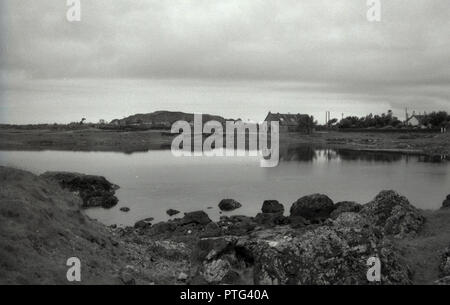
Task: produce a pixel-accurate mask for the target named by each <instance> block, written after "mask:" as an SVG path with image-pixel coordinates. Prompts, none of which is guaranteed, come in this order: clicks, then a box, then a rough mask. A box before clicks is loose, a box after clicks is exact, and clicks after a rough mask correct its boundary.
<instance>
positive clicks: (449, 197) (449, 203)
mask: <svg viewBox="0 0 450 305" xmlns="http://www.w3.org/2000/svg"><path fill="white" fill-rule="evenodd" d="M442 208H443V209H446V208H450V195H447V198H446V199H445V200H444V202H442Z"/></svg>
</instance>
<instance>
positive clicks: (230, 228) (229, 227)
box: [218, 215, 257, 235]
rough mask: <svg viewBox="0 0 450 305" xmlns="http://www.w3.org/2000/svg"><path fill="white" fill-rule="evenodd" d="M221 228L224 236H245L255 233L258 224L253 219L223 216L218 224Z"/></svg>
mask: <svg viewBox="0 0 450 305" xmlns="http://www.w3.org/2000/svg"><path fill="white" fill-rule="evenodd" d="M218 225H219V227H221V228H222V231H223V232H224V234H227V235H245V234H247V233H248V232H251V231H253V230H254V229H255V228H256V226H257V223H256V222H255V221H254V219H253V218H252V217H248V216H243V215H234V216H230V217H227V216H222V217H221V218H220V221H219V222H218Z"/></svg>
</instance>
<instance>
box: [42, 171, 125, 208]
mask: <svg viewBox="0 0 450 305" xmlns="http://www.w3.org/2000/svg"><path fill="white" fill-rule="evenodd" d="M41 177H43V178H45V179H48V180H52V181H55V182H57V183H58V184H59V185H60V186H61V187H62V188H63V189H67V190H69V191H71V192H76V193H77V194H78V195H79V196H80V197H81V199H82V200H83V208H90V207H104V208H111V207H113V206H115V205H116V204H117V203H118V202H119V200H118V199H117V197H116V196H115V195H114V194H115V192H116V190H117V189H118V188H119V187H118V186H117V185H115V184H113V183H111V182H109V181H108V180H106V178H105V177H102V176H93V175H84V174H79V173H70V172H46V173H44V174H42V175H41Z"/></svg>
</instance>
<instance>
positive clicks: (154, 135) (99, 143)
mask: <svg viewBox="0 0 450 305" xmlns="http://www.w3.org/2000/svg"><path fill="white" fill-rule="evenodd" d="M173 137H174V135H171V134H168V131H167V130H148V131H111V130H100V129H96V128H86V129H77V130H62V131H61V130H49V129H33V130H22V129H14V128H13V129H10V128H0V150H8V151H12V150H25V151H43V150H59V151H97V152H124V153H133V152H146V151H149V150H163V149H170V147H171V143H172V139H173ZM296 145H311V146H318V147H328V148H335V149H347V150H354V151H363V152H381V153H401V154H412V155H421V156H427V157H431V158H433V159H436V160H437V159H439V158H440V159H442V160H448V159H449V158H450V157H449V156H450V133H445V134H430V133H418V132H414V133H411V134H408V133H406V134H404V133H398V134H397V133H375V132H349V131H345V132H339V131H330V132H316V133H313V134H310V135H304V134H299V133H284V134H283V133H282V134H280V147H283V146H286V147H289V146H296Z"/></svg>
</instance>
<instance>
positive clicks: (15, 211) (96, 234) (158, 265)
mask: <svg viewBox="0 0 450 305" xmlns="http://www.w3.org/2000/svg"><path fill="white" fill-rule="evenodd" d="M82 204H83V203H82V200H81V199H80V197H78V196H77V195H75V194H73V193H71V192H69V191H67V190H63V189H62V188H61V187H60V186H59V185H58V184H57V183H56V182H52V181H50V180H48V179H44V178H42V177H38V176H36V175H33V174H31V173H29V172H25V171H21V170H17V169H12V168H7V167H0V284H70V282H68V280H67V278H66V273H67V270H68V268H69V267H67V266H66V263H67V260H68V258H70V257H77V258H79V259H80V261H81V283H82V284H124V283H137V284H139V283H142V284H145V283H150V282H153V281H157V280H159V281H162V282H163V283H172V282H174V281H176V278H177V276H178V272H179V271H178V270H182V271H183V270H184V269H183V261H182V260H180V258H179V257H180V256H179V255H175V254H177V253H178V252H177V251H178V249H183V245H179V247H178V248H177V247H174V246H173V245H172V244H170V245H168V246H167V245H166V244H164V243H158V242H156V241H148V242H143V241H141V242H140V243H139V244H138V243H134V242H131V241H129V240H126V239H124V238H122V237H119V236H118V232H116V231H113V230H110V229H108V228H107V227H105V226H104V225H102V224H100V223H97V222H96V221H94V220H91V219H90V218H88V217H87V216H85V215H84V214H83V213H82V212H81V210H80V208H81V206H82ZM169 246H170V247H169ZM167 247H169V248H170V249H169V250H170V251H169V250H167V249H166V248H167ZM183 251H184V250H183ZM166 252H170V255H171V256H170V257H167V256H165V255H161V253H163V254H164V253H166ZM173 253H175V254H173ZM183 255H184V254H183ZM168 265H169V266H172V267H171V268H167V266H168ZM161 270H164V276H161V273H162V272H163V271H161Z"/></svg>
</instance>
